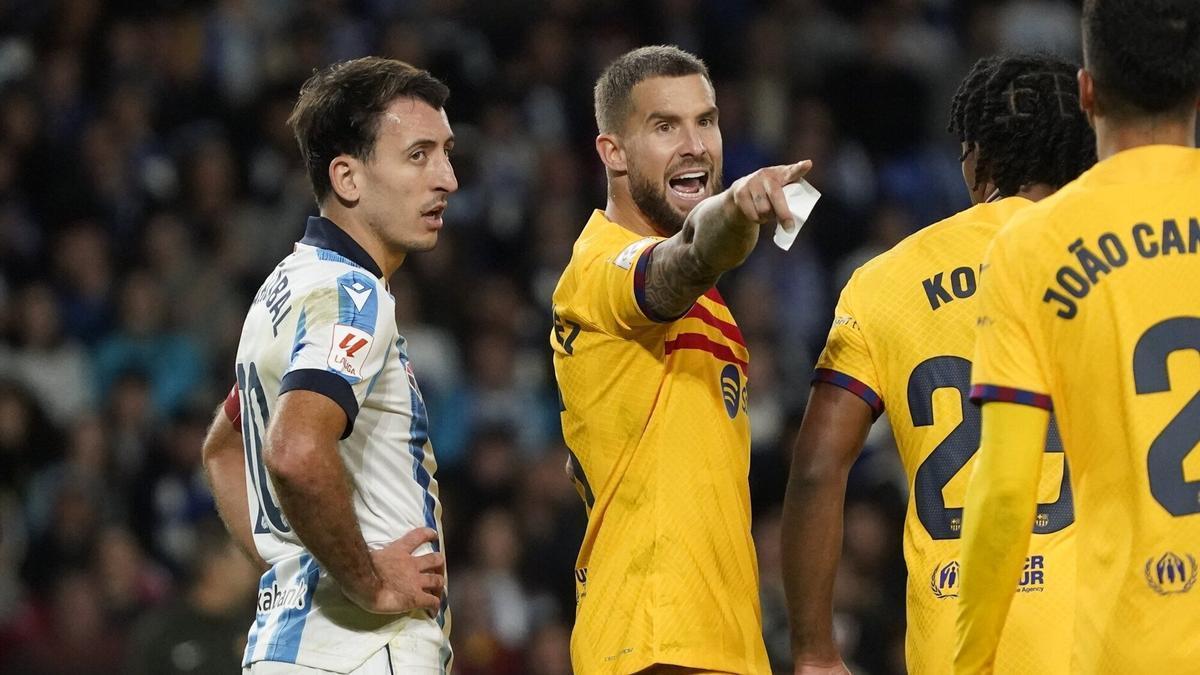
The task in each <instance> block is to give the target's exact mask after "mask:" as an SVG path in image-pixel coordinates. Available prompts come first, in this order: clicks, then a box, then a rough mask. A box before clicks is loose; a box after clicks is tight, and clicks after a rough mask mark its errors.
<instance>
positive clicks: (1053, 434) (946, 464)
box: [908, 356, 1075, 539]
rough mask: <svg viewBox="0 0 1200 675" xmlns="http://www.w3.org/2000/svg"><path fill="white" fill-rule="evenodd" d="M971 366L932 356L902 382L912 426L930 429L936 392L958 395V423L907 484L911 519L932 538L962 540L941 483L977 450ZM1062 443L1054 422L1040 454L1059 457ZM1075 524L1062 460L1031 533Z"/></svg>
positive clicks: (958, 515)
mask: <svg viewBox="0 0 1200 675" xmlns="http://www.w3.org/2000/svg"><path fill="white" fill-rule="evenodd" d="M970 387H971V362H970V361H968V360H967V359H964V358H962V357H959V356H935V357H933V358H931V359H927V360H925V361H923V362H921V363H920V364H919V365H918V366H917V367H916V368H914V369H913V371H912V374H911V375H909V377H908V409H909V411H910V412H911V413H912V423H913V426H915V427H927V426H930V425H932V424H933V394H934V392H935V391H937V390H938V389H943V388H948V389H956V390H958V395H959V405H960V406H961V409H962V421H961V422H959V424H958V426H956V427H955V428H954V430H953V431H951V432H950V435H948V436H946V438H944V439H942V442H941V443H938V445H937V447H936V448H934V449H933V452H931V453H929V456H928V457H926V458H925V461H924V462H921V466H920V467H918V468H917V475H916V477H915V479H914V480H913V498H914V501H915V502H916V508H917V518H918V519H919V520H920V521H921V524H922V525H924V526H925V531H926V532H928V533H929V536H930V537H932V538H933V539H958V538H959V537H961V536H962V511H963V510H962V507H961V506H960V507H947V506H946V497H945V494H944V490H945V487H946V484H947V483H949V482H950V480H951V479H952V478H954V476H956V475H957V474H958V472H959V471H961V470H962V468H963V467H964V466H966V465H967V462H969V461H970V460H971V458H972V457H973V456H975V453H976V452H977V451H978V450H979V430H980V414H979V407H978V406H975V405H973V404H972V403H971V402H970V400H969V397H970ZM1062 451H1063V449H1062V441H1061V440H1060V438H1059V435H1058V427H1057V425H1055V423H1054V418H1053V417H1051V418H1050V429H1049V432H1048V433H1047V435H1046V452H1052V453H1061V452H1062ZM1073 522H1075V510H1074V506H1073V504H1072V503H1071V482H1070V479H1069V474H1068V472H1067V464H1066V459H1065V457H1064V459H1063V476H1062V483H1061V485H1060V487H1059V496H1058V500H1057V501H1055V502H1053V503H1051V504H1038V510H1037V519H1036V520H1035V521H1034V527H1033V531H1034V532H1035V533H1037V534H1048V533H1050V532H1057V531H1059V530H1061V529H1063V528H1064V527H1066V526H1068V525H1070V524H1071V523H1073Z"/></svg>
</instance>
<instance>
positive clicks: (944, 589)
mask: <svg viewBox="0 0 1200 675" xmlns="http://www.w3.org/2000/svg"><path fill="white" fill-rule="evenodd" d="M961 578H962V572H961V571H959V568H958V561H957V560H951V561H950V562H948V563H945V564H938V565H935V566H934V568H933V574H931V575H929V589H930V590H932V591H933V596H934V597H935V598H957V597H958V583H959V580H960V579H961Z"/></svg>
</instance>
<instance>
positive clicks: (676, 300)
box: [645, 160, 812, 319]
mask: <svg viewBox="0 0 1200 675" xmlns="http://www.w3.org/2000/svg"><path fill="white" fill-rule="evenodd" d="M810 168H812V162H811V161H809V160H804V161H803V162H797V163H796V164H789V165H787V166H771V167H767V168H764V169H759V170H758V171H755V172H754V173H752V174H750V175H749V176H745V177H743V178H740V179H738V180H737V181H736V182H734V184H733V185H731V186H730V187H729V189H728V190H725V191H724V192H722V193H720V194H716V195H713V196H712V197H709V198H708V199H705V200H704V201H702V202H700V203H699V204H697V205H696V208H694V209H692V212H691V213H690V214H688V217H687V220H686V221H685V222H684V224H683V228H682V229H680V231H679V232H678V233H676V234H675V235H674V236H673V237H671V238H669V239H667V240H665V241H663V242H662V243H660V244H658V245H656V246H655V247H654V250H653V251H651V252H650V253H649V255H650V256H651V258H650V260H649V262H648V263H647V267H646V281H645V303H646V307H647V309H649V310H650V311H651V312H653V313H654V315H656V316H659V317H663V318H668V319H669V318H674V317H678V316H681V315H683V314H684V313H685V312H687V311H688V309H690V308H691V306H692V304H693V303H695V302H696V299H697V298H699V297H700V295H701V294H703V293H704V292H705V291H707V290H708V289H710V288H712V287H713V285H714V284H716V283H717V279H718V278H720V276H721V274H723V273H725V272H727V271H729V270H731V269H733V268H735V267H737V266H738V265H741V264H742V262H743V261H745V260H746V257H747V256H749V255H750V252H751V251H753V250H754V245H755V243H756V242H757V241H758V233H759V230H760V229H761V226H762V225H763V224H764V223H768V222H772V221H776V220H778V221H779V222H780V223H782V224H783V225H784V226H785V227H788V228H790V227H794V224H793V223H792V214H791V211H790V210H789V209H788V206H787V199H786V198H785V197H784V194H783V186H785V185H788V184H790V183H795V182H797V181H799V180H800V179H801V178H803V177H804V174H806V173H808V170H809V169H810Z"/></svg>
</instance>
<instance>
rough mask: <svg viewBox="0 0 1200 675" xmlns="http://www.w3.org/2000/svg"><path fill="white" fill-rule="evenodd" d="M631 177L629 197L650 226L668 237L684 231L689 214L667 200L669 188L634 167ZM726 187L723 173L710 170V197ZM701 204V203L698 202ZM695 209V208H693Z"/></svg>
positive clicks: (630, 172) (713, 169)
mask: <svg viewBox="0 0 1200 675" xmlns="http://www.w3.org/2000/svg"><path fill="white" fill-rule="evenodd" d="M628 176H629V195H630V197H632V198H633V203H634V204H635V205H636V206H637V207H638V210H639V211H641V212H642V215H644V216H646V219H647V220H649V221H650V224H651V225H652V226H654V228H655V229H657V230H658V231H660V232H662V233H664V234H666V235H667V236H670V235H673V234H675V233H676V232H678V231H680V230H681V229H683V222H684V221H685V220H687V216H688V213H691V210H690V209H689V210H688V212H687V213H682V212H680V211H679V210H678V209H677V208H675V206H674V205H672V204H671V202H670V200H668V199H667V187H666V186H665V185H663V184H662V183H655V182H654V181H653V180H651V179H650V178H649V177H647V176H645V175H644V174H642V173H641V172H640V171H638V170H637V169H635V168H634V167H633V166H632V165H631V166H630V167H629V170H628ZM723 189H724V187H723V186H722V185H721V172H720V171H719V170H718V169H717V168H716V167H715V166H713V167H710V168H709V169H708V194H709V196H712V195H715V194H718V193H720V192H721V191H722V190H723ZM697 203H699V202H697ZM693 208H695V207H693Z"/></svg>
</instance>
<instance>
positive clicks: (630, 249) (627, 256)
mask: <svg viewBox="0 0 1200 675" xmlns="http://www.w3.org/2000/svg"><path fill="white" fill-rule="evenodd" d="M653 242H654V238H653V237H646V238H645V239H639V240H637V241H635V242H633V243H632V244H630V245H628V246H626V247H625V250H623V251H621V252H620V253H618V254H617V257H616V258H614V259H613V264H614V265H616V266H617V267H620V268H621V269H623V270H627V269H629V268H631V267H633V262H634V261H635V260H637V257H638V254H639V253H641V252H642V249H644V248H646V246H647V245H648V244H651V243H653Z"/></svg>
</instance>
